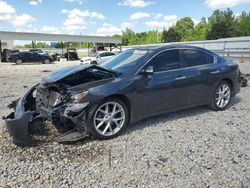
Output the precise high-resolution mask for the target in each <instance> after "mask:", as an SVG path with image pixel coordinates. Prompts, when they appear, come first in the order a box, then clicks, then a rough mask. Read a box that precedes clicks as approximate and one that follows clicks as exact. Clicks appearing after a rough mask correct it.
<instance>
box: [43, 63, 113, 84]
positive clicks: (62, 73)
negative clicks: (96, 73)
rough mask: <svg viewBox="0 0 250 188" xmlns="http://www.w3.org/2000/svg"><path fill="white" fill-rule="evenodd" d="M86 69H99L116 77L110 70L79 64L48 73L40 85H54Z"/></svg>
mask: <svg viewBox="0 0 250 188" xmlns="http://www.w3.org/2000/svg"><path fill="white" fill-rule="evenodd" d="M88 68H96V69H101V70H104V71H107V72H109V73H111V74H114V75H116V73H115V72H113V71H112V70H109V69H106V68H104V67H100V66H98V65H93V64H80V65H74V66H69V67H65V68H62V69H58V70H56V71H54V72H52V73H50V74H49V75H48V76H46V77H44V78H43V79H42V84H45V85H47V84H52V83H55V82H57V81H59V80H61V79H63V78H66V77H67V76H70V75H73V74H75V73H77V72H79V71H82V70H84V69H88Z"/></svg>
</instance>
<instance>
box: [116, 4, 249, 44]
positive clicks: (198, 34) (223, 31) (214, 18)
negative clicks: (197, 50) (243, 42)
mask: <svg viewBox="0 0 250 188" xmlns="http://www.w3.org/2000/svg"><path fill="white" fill-rule="evenodd" d="M240 36H250V13H246V12H242V13H241V14H240V15H234V13H233V11H232V10H231V9H227V10H223V11H222V10H215V11H214V12H213V14H212V15H211V16H210V17H209V18H208V19H206V18H202V19H201V20H200V22H199V23H198V24H196V25H195V23H194V21H193V20H192V19H191V18H190V17H184V18H182V19H180V20H178V21H177V22H176V24H174V25H173V26H171V27H169V28H164V29H163V31H162V32H159V31H157V30H154V31H148V32H141V33H135V32H133V31H132V30H130V29H126V30H125V31H124V32H123V33H122V35H121V37H122V43H123V45H138V44H150V43H162V42H181V41H198V40H213V39H219V38H228V37H240Z"/></svg>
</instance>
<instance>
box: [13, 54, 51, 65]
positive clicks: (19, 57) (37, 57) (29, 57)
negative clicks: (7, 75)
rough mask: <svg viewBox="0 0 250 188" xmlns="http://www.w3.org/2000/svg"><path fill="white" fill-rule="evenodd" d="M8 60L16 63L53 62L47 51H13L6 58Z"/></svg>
mask: <svg viewBox="0 0 250 188" xmlns="http://www.w3.org/2000/svg"><path fill="white" fill-rule="evenodd" d="M8 60H9V61H10V62H14V63H16V64H17V65H20V64H23V63H26V62H27V63H28V62H42V63H44V64H48V63H51V62H53V59H52V58H51V57H50V56H49V55H48V54H47V53H42V54H41V53H37V52H30V51H23V52H17V53H13V54H11V55H10V56H9V59H8Z"/></svg>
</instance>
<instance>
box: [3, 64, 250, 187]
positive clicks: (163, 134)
mask: <svg viewBox="0 0 250 188" xmlns="http://www.w3.org/2000/svg"><path fill="white" fill-rule="evenodd" d="M71 64H75V63H73V62H70V63H57V64H50V65H38V64H27V65H20V66H16V65H12V64H3V63H2V64H0V88H1V89H0V115H1V116H3V115H7V114H8V113H9V112H10V110H9V109H7V108H6V105H7V104H8V103H10V102H11V101H12V100H14V99H16V98H18V97H20V95H22V94H24V93H25V92H26V91H27V90H28V88H30V87H31V86H33V85H34V84H35V83H37V82H39V81H40V79H41V78H42V77H43V76H45V75H46V74H48V72H47V71H51V70H54V69H57V68H59V67H63V66H68V65H71ZM249 65H250V62H247V63H245V64H241V65H240V66H241V69H242V71H243V72H244V73H250V66H249ZM249 113H250V87H249V86H248V87H246V88H242V90H241V92H240V94H238V95H237V97H236V98H234V99H233V100H232V105H230V107H229V109H227V110H226V111H223V112H214V111H210V110H209V109H208V108H207V107H198V108H193V109H188V110H184V111H180V112H176V113H170V114H166V115H161V116H158V117H154V118H150V119H147V120H144V121H141V122H138V123H136V124H133V125H130V126H129V127H128V128H127V130H126V131H125V132H124V134H122V135H121V136H119V137H117V138H115V139H112V140H108V141H98V140H91V139H86V140H84V141H81V142H78V143H75V144H71V145H63V144H58V143H57V132H56V131H55V130H54V128H53V127H52V126H51V125H48V130H47V134H48V135H47V136H40V139H41V140H42V142H41V143H40V144H39V145H38V146H36V147H29V148H28V147H26V148H21V147H17V146H15V145H14V144H12V143H11V142H10V141H9V135H8V134H7V132H6V129H5V124H4V121H2V120H0V187H84V186H91V187H92V186H94V187H96V186H100V187H105V186H107V187H249V186H250V129H249V126H250V125H249V124H250V116H249Z"/></svg>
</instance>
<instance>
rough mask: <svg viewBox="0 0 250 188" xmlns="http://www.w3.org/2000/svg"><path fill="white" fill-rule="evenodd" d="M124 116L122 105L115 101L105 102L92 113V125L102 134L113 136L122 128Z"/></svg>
mask: <svg viewBox="0 0 250 188" xmlns="http://www.w3.org/2000/svg"><path fill="white" fill-rule="evenodd" d="M125 118H126V117H125V110H124V108H123V107H122V105H120V104H119V103H117V102H106V103H104V104H103V105H101V106H100V107H99V108H98V109H97V111H96V113H95V115H94V127H95V129H96V131H97V132H98V133H99V134H100V135H102V136H107V137H109V136H113V135H115V134H116V133H118V132H119V131H120V130H121V129H122V127H123V126H124V123H125Z"/></svg>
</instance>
